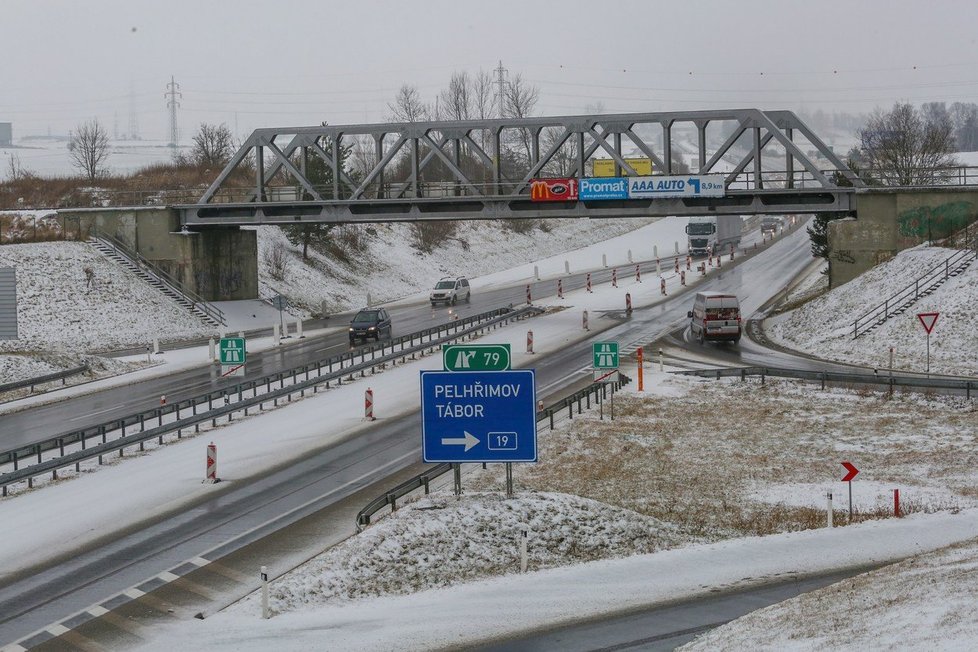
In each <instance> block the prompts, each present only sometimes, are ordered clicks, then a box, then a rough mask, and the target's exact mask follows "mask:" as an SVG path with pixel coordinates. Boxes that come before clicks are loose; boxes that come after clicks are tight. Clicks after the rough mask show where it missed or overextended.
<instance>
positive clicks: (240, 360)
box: [220, 337, 248, 365]
mask: <svg viewBox="0 0 978 652" xmlns="http://www.w3.org/2000/svg"><path fill="white" fill-rule="evenodd" d="M220 351H221V364H222V365H241V364H244V363H245V360H246V358H247V357H248V354H247V352H246V351H245V340H244V338H243V337H225V338H222V339H221V349H220Z"/></svg>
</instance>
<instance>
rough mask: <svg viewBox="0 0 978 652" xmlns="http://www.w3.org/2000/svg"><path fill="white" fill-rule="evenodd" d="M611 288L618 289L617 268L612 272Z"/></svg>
mask: <svg viewBox="0 0 978 652" xmlns="http://www.w3.org/2000/svg"><path fill="white" fill-rule="evenodd" d="M611 287H613V288H616V287H618V268H617V267H616V268H614V269H612V270H611Z"/></svg>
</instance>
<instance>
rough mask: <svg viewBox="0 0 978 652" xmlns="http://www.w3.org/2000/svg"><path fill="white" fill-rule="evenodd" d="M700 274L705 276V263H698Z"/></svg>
mask: <svg viewBox="0 0 978 652" xmlns="http://www.w3.org/2000/svg"><path fill="white" fill-rule="evenodd" d="M700 274H701V275H703V276H706V263H700Z"/></svg>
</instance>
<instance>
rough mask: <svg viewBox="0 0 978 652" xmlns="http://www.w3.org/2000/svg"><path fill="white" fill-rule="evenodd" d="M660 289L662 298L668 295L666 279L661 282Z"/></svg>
mask: <svg viewBox="0 0 978 652" xmlns="http://www.w3.org/2000/svg"><path fill="white" fill-rule="evenodd" d="M659 289H660V290H662V296H665V295H666V279H660V280H659Z"/></svg>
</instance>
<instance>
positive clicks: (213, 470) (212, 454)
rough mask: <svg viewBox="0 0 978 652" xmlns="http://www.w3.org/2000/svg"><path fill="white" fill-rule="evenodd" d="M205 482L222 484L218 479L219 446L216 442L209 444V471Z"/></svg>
mask: <svg viewBox="0 0 978 652" xmlns="http://www.w3.org/2000/svg"><path fill="white" fill-rule="evenodd" d="M204 482H210V483H211V484H213V483H215V482H220V480H218V478H217V446H216V445H215V444H214V442H211V443H209V444H207V470H206V475H205V476H204Z"/></svg>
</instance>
